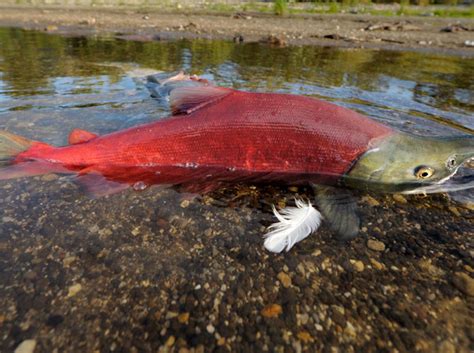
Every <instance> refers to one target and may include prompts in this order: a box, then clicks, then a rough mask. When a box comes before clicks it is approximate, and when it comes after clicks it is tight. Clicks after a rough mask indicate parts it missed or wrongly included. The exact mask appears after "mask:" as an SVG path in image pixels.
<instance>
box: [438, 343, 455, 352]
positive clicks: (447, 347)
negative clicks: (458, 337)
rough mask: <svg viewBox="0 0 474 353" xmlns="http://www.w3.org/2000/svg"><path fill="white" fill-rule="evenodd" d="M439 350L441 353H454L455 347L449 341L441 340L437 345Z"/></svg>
mask: <svg viewBox="0 0 474 353" xmlns="http://www.w3.org/2000/svg"><path fill="white" fill-rule="evenodd" d="M439 352H443V353H456V347H455V346H454V344H452V343H451V342H449V341H443V342H441V344H440V345H439Z"/></svg>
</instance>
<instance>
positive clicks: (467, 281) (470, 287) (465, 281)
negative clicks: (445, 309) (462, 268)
mask: <svg viewBox="0 0 474 353" xmlns="http://www.w3.org/2000/svg"><path fill="white" fill-rule="evenodd" d="M453 283H454V286H455V287H456V288H457V289H459V290H460V291H461V292H463V293H464V294H466V295H469V296H470V297H474V279H473V278H472V277H471V276H469V275H468V274H466V273H464V272H456V273H455V274H454V278H453Z"/></svg>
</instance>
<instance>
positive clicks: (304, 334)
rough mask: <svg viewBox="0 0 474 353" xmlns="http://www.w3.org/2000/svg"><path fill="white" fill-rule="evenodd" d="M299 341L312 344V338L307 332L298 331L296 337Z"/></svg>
mask: <svg viewBox="0 0 474 353" xmlns="http://www.w3.org/2000/svg"><path fill="white" fill-rule="evenodd" d="M296 336H297V337H298V338H299V339H300V340H301V341H303V342H304V343H310V342H313V337H311V335H310V334H309V333H308V331H300V332H298V334H297V335H296Z"/></svg>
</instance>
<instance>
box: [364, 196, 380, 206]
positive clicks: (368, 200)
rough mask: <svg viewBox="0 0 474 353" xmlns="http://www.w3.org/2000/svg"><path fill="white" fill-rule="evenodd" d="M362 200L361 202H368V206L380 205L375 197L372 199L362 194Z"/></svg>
mask: <svg viewBox="0 0 474 353" xmlns="http://www.w3.org/2000/svg"><path fill="white" fill-rule="evenodd" d="M362 201H363V202H366V203H367V204H369V206H372V207H375V206H380V202H378V201H377V200H376V199H374V198H373V197H372V196H369V195H367V196H364V197H363V198H362Z"/></svg>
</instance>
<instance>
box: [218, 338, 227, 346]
mask: <svg viewBox="0 0 474 353" xmlns="http://www.w3.org/2000/svg"><path fill="white" fill-rule="evenodd" d="M224 344H225V337H221V338H219V339H218V340H217V345H218V346H223V345H224Z"/></svg>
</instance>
